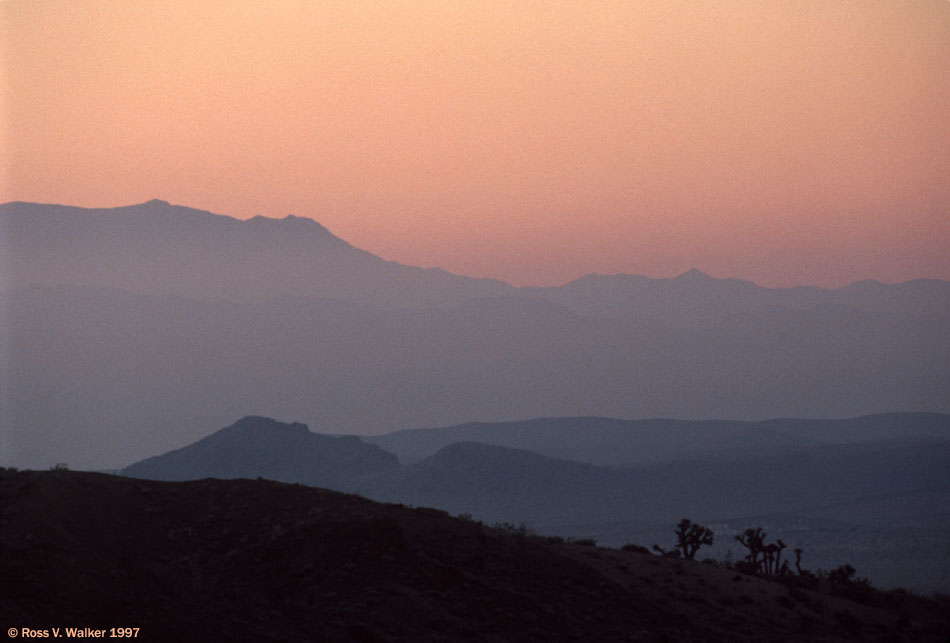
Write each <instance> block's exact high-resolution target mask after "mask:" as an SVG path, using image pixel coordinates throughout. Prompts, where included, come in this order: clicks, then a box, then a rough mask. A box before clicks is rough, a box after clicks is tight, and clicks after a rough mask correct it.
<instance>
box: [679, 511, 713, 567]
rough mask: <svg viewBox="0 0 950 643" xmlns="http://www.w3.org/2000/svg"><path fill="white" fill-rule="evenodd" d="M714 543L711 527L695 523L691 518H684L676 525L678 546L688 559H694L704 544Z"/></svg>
mask: <svg viewBox="0 0 950 643" xmlns="http://www.w3.org/2000/svg"><path fill="white" fill-rule="evenodd" d="M712 544H713V532H712V529H710V528H709V527H703V526H702V525H700V524H697V523H693V522H692V521H690V520H689V518H683V519H682V520H680V522H679V524H678V525H677V526H676V547H677V549H679V550H680V553H681V554H682V555H683V558H685V559H686V560H692V559H693V558H694V557H695V556H696V552H697V551H698V550H699V548H700V547H702V546H703V545H712Z"/></svg>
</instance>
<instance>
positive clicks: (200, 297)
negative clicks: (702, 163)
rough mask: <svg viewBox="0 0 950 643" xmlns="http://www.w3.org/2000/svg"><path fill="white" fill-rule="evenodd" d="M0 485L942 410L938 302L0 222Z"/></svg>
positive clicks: (318, 242)
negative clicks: (284, 426) (196, 456)
mask: <svg viewBox="0 0 950 643" xmlns="http://www.w3.org/2000/svg"><path fill="white" fill-rule="evenodd" d="M0 268H2V269H0V279H2V283H0V324H2V326H3V329H4V333H3V334H2V336H0V380H2V382H0V383H2V391H3V403H2V404H0V463H3V464H9V465H14V466H21V467H25V466H30V467H48V466H51V465H52V464H54V463H55V462H60V461H67V462H70V463H71V464H72V465H73V466H76V467H84V468H97V469H99V468H114V467H115V466H117V465H118V464H120V463H121V462H124V461H129V460H133V459H138V458H142V457H145V456H147V455H150V454H154V453H159V452H164V451H167V450H169V449H171V448H173V447H174V446H175V445H178V444H182V443H187V442H190V441H193V440H195V439H197V438H198V437H200V436H202V435H206V434H207V433H209V432H210V431H212V430H215V429H217V428H219V427H221V426H224V425H225V424H226V423H227V422H230V421H231V420H232V419H233V418H234V417H240V416H242V415H248V414H263V415H267V416H272V417H293V418H297V419H299V420H301V421H303V422H305V423H306V424H308V425H309V426H311V427H315V428H316V429H317V430H319V431H322V432H325V433H334V434H344V433H353V434H360V435H368V434H381V433H387V432H392V431H394V430H397V429H404V428H410V427H423V426H430V427H431V426H451V425H456V424H460V423H463V422H471V421H485V422H495V421H509V420H522V419H529V418H537V417H583V416H596V417H614V418H656V417H670V418H682V419H687V420H702V419H707V418H734V419H738V420H762V419H766V418H774V417H818V418H843V417H855V416H860V415H867V414H874V413H886V412H909V411H928V412H938V413H948V412H950V396H948V395H947V391H948V390H950V282H943V281H934V280H916V281H912V282H907V283H904V284H893V285H887V284H878V283H873V282H859V283H857V284H852V285H850V286H847V287H845V288H839V289H833V290H825V289H821V288H814V287H802V288H792V289H774V288H761V287H759V286H756V285H755V284H752V283H749V282H743V281H739V280H734V279H714V278H712V277H709V276H707V275H704V274H702V273H701V272H699V271H689V272H687V273H685V274H683V275H680V276H679V277H676V278H674V279H649V278H647V277H638V276H631V275H615V276H596V275H591V276H588V277H584V278H581V279H579V280H576V281H574V282H571V283H570V284H565V285H564V286H560V287H555V288H515V287H513V286H510V285H508V284H504V283H501V282H497V281H492V280H477V279H470V278H467V277H461V276H456V275H451V274H449V273H446V272H444V271H440V270H437V269H422V268H414V267H411V266H403V265H400V264H397V263H394V262H389V261H385V260H383V259H380V258H378V257H375V256H373V255H371V254H370V253H368V252H365V251H363V250H359V249H357V248H354V247H353V246H351V245H350V244H348V243H347V242H345V241H343V240H341V239H338V238H337V237H335V236H333V235H332V234H331V233H330V232H329V231H327V230H326V228H324V227H323V226H321V225H319V224H317V223H316V222H313V221H311V220H309V219H304V218H300V217H288V218H285V219H280V220H278V219H267V218H264V217H257V218H254V219H251V220H248V221H239V220H237V219H233V218H231V217H227V216H222V215H216V214H212V213H210V212H206V211H201V210H195V209H192V208H186V207H183V206H173V205H170V204H168V203H165V202H163V201H151V202H148V203H145V204H140V205H135V206H128V207H122V208H107V209H84V208H74V207H68V206H56V205H37V204H29V203H8V204H3V205H0Z"/></svg>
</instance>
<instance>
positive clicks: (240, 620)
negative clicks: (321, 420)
mask: <svg viewBox="0 0 950 643" xmlns="http://www.w3.org/2000/svg"><path fill="white" fill-rule="evenodd" d="M0 527H2V529H0V579H2V582H3V597H4V600H3V601H0V622H2V624H3V625H4V626H6V627H8V628H17V629H19V628H23V627H29V628H32V629H38V630H43V629H46V630H49V629H50V628H54V627H59V628H65V627H77V626H78V627H97V628H109V627H112V626H120V627H125V626H129V627H137V628H140V630H139V639H140V640H145V641H149V640H151V641H169V640H202V639H205V640H259V641H290V640H313V641H323V640H326V641H362V642H365V641H410V640H411V641H420V642H425V641H457V640H473V641H572V640H573V641H669V640H675V641H750V640H756V641H846V640H847V641H863V640H867V641H880V640H888V641H943V640H945V639H946V637H947V636H948V635H950V618H948V616H947V614H948V611H947V606H946V605H942V604H940V603H937V602H935V601H931V600H926V599H922V598H918V597H914V596H911V595H907V594H906V593H900V592H892V593H880V592H874V591H872V590H864V589H861V588H860V587H852V586H851V585H850V584H847V583H845V584H838V585H832V584H830V583H828V582H823V583H819V584H817V585H814V586H813V587H812V588H811V589H809V588H808V587H804V586H800V585H796V584H793V585H787V584H783V583H778V582H768V581H765V580H763V579H760V578H753V577H748V576H743V575H739V574H736V573H735V572H734V571H731V570H728V569H720V568H718V567H716V566H713V565H704V564H700V563H694V562H689V561H674V560H669V559H662V558H658V557H655V556H651V555H649V554H645V553H640V552H635V551H616V550H606V549H599V548H594V547H585V546H581V545H579V544H573V545H572V544H559V543H557V542H554V541H551V540H549V539H548V540H545V539H539V538H535V537H531V536H526V535H525V534H523V533H519V532H517V531H511V530H509V531H504V530H502V531H499V530H493V529H489V528H486V527H484V526H482V525H480V524H478V523H475V522H472V521H468V520H461V519H457V518H451V517H449V516H448V515H447V514H444V513H442V512H438V511H433V510H427V509H407V508H404V507H400V506H395V505H384V504H377V503H374V502H371V501H368V500H364V499H362V498H358V497H355V496H346V495H342V494H338V493H333V492H330V491H326V490H322V489H315V488H311V487H306V486H297V485H287V484H281V483H276V482H269V481H252V480H231V481H220V480H201V481H194V482H182V483H171V482H152V481H144V480H136V479H131V478H119V477H113V476H107V475H103V474H92V473H76V472H69V471H51V472H21V473H13V472H10V471H3V472H0ZM858 590H860V591H858ZM848 596H850V598H848ZM854 599H860V600H861V602H856V601H855V600H854Z"/></svg>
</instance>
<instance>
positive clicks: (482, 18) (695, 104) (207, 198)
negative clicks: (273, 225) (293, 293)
mask: <svg viewBox="0 0 950 643" xmlns="http://www.w3.org/2000/svg"><path fill="white" fill-rule="evenodd" d="M0 20H2V22H0V29H2V31H0V43H2V56H3V58H2V67H0V87H2V92H3V93H2V98H0V100H2V103H0V108H2V109H0V111H2V115H3V117H4V120H3V122H2V128H0V163H2V164H3V166H2V177H0V178H2V181H0V202H2V201H10V200H27V201H40V202H56V203H66V204H72V205H82V206H90V207H92V206H95V207H100V206H113V205H127V204H131V203H137V202H142V201H146V200H148V199H151V198H162V199H165V200H167V201H171V202H172V203H178V204H183V205H190V206H194V207H199V208H203V209H207V210H212V211H214V212H219V213H222V214H231V215H234V216H237V217H241V218H246V217H250V216H253V215H255V214H264V215H266V216H277V217H280V216H284V215H285V214H288V213H294V214H298V215H302V216H309V217H313V218H315V219H317V220H319V221H320V222H321V223H323V224H324V225H326V226H327V227H328V228H330V230H331V231H333V232H334V233H335V234H337V235H338V236H341V237H343V238H344V239H346V240H347V241H350V242H351V243H353V244H354V245H356V246H359V247H362V248H365V249H367V250H369V251H371V252H373V253H375V254H378V255H380V256H383V257H385V258H387V259H394V260H397V261H401V262H404V263H409V264H414V265H423V266H434V265H437V266H441V267H443V268H446V269H448V270H451V271H453V272H457V273H462V274H468V275H473V276H492V277H498V278H502V279H505V280H507V281H510V282H512V283H516V284H538V285H542V284H556V283H563V282H565V281H568V280H570V279H573V278H576V277H578V276H581V275H583V274H585V273H590V272H600V273H616V272H629V273H640V274H646V275H650V276H672V275H675V274H677V273H680V272H683V271H685V270H687V269H689V268H691V267H697V268H700V269H702V270H704V271H706V272H708V273H710V274H712V275H714V276H719V277H731V276H735V277H740V278H745V279H751V280H753V281H756V282H758V283H760V284H763V285H793V284H798V283H813V284H819V285H824V286H838V285H842V284H845V283H848V282H850V281H854V280H858V279H864V278H874V279H880V280H882V281H901V280H905V279H911V278H915V277H938V278H943V279H950V2H948V1H947V0H880V1H877V0H834V2H815V1H813V0H800V1H792V0H761V1H755V0H731V1H728V2H727V1H725V0H722V1H719V2H716V1H714V0H704V1H703V2H698V1H692V2H678V1H676V0H654V1H640V2H637V1H635V0H626V1H623V2H590V1H579V2H563V3H562V2H550V1H547V0H545V1H539V2H530V1H526V0H521V1H517V2H501V1H496V0H486V1H485V2H461V1H458V2H442V1H436V0H432V1H429V2H423V1H416V2H411V1H404V2H400V1H391V2H372V3H371V2H359V1H357V0H341V1H340V2H318V1H312V0H306V1H303V0H301V1H299V2H298V1H290V0H259V1H250V0H243V1H242V0H232V1H230V2H220V0H161V1H158V0H155V1H153V0H84V1H80V0H0Z"/></svg>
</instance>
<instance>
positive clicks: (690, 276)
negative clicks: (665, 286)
mask: <svg viewBox="0 0 950 643" xmlns="http://www.w3.org/2000/svg"><path fill="white" fill-rule="evenodd" d="M673 279H674V280H675V281H697V282H698V281H709V280H711V279H712V277H710V276H709V275H707V274H706V273H705V272H703V271H702V270H699V269H698V268H690V269H689V270H687V271H686V272H684V273H683V274H681V275H677V276H676V277H673Z"/></svg>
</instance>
